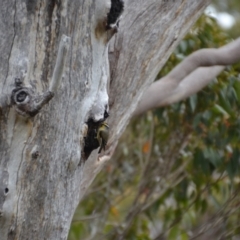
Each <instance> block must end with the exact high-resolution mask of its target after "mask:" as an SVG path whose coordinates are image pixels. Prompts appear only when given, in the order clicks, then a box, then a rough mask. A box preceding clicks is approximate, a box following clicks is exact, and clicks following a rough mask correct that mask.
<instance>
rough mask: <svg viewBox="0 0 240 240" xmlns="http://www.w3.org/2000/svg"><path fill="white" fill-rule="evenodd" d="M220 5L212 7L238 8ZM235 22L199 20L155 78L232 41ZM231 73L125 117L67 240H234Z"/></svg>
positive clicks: (235, 138)
mask: <svg viewBox="0 0 240 240" xmlns="http://www.w3.org/2000/svg"><path fill="white" fill-rule="evenodd" d="M218 2H219V3H221V1H218ZM222 2H226V1H222ZM228 2H229V4H217V5H216V7H217V9H218V10H219V11H229V12H230V13H232V14H233V13H234V12H235V11H234V9H235V8H236V7H239V9H240V5H239V1H238V0H236V1H228ZM232 4H233V5H232ZM234 4H235V5H234ZM236 19H237V15H236ZM239 22H240V21H239V19H238V20H237V21H236V25H235V26H234V27H233V29H235V30H229V31H223V29H221V28H220V27H219V26H218V24H217V23H216V20H214V19H213V18H210V17H208V16H206V15H203V16H202V17H201V18H200V19H199V21H198V22H197V23H196V24H195V26H194V27H193V28H192V30H191V31H190V33H189V34H188V35H187V36H186V37H185V39H184V40H182V42H181V43H180V45H179V46H178V48H177V49H176V50H175V52H174V53H173V54H172V55H171V56H170V58H169V60H168V62H167V63H166V65H165V67H164V68H163V69H162V70H161V72H160V73H159V76H158V78H160V77H161V76H164V75H166V74H167V73H168V72H169V71H171V69H172V68H174V66H176V65H177V64H178V63H179V62H180V61H182V59H184V58H185V57H187V56H188V55H189V54H191V53H192V52H194V51H196V50H198V49H200V48H210V47H220V46H222V45H225V44H226V43H227V42H229V41H231V40H232V38H234V37H237V36H239V35H240V34H239V32H237V29H240V28H237V27H236V26H237V25H238V24H239ZM238 26H240V25H238ZM231 34H232V35H231ZM239 73H240V64H236V65H234V66H229V67H228V68H227V69H226V70H225V71H224V72H222V74H221V75H220V76H219V77H218V78H217V79H214V81H213V82H212V83H211V84H210V85H209V86H208V87H206V88H205V89H204V90H203V91H201V92H199V93H198V94H195V95H193V96H191V97H190V98H188V99H186V100H185V101H181V102H179V103H176V104H173V105H171V106H169V107H165V108H160V109H157V110H155V111H151V112H148V113H147V114H145V115H144V116H141V117H138V118H136V119H133V120H132V122H131V123H130V124H129V127H128V128H127V129H126V131H125V133H124V135H123V136H122V139H121V141H120V143H119V145H118V148H117V150H116V152H115V155H114V157H113V159H112V161H111V162H109V163H108V165H107V166H106V167H105V169H104V170H103V171H102V172H101V173H100V174H99V175H98V177H97V178H96V179H95V182H94V183H93V184H92V187H91V188H90V190H89V191H88V193H87V194H86V196H85V198H84V200H83V201H82V202H81V204H80V205H79V207H78V209H77V211H76V214H75V216H74V218H73V222H72V227H71V231H70V234H69V240H79V239H81V240H82V239H88V240H90V239H94V240H95V239H107V240H115V239H123V240H125V239H126V240H135V239H136V240H150V239H155V240H157V239H159V240H160V239H174V240H175V239H182V240H185V239H234V236H235V239H237V238H236V237H237V236H240V208H239V207H240V195H239V191H240V177H239V173H240V154H239V153H240V141H239V140H240V74H239ZM111 127H114V126H111Z"/></svg>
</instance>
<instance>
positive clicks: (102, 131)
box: [97, 122, 109, 153]
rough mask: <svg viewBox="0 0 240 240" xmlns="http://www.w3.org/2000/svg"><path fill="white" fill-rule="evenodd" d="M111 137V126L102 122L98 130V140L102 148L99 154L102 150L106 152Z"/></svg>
mask: <svg viewBox="0 0 240 240" xmlns="http://www.w3.org/2000/svg"><path fill="white" fill-rule="evenodd" d="M108 136H109V126H108V124H107V123H106V122H102V123H101V124H100V126H99V127H98V130H97V140H98V143H99V146H100V149H99V151H98V153H101V151H102V149H104V151H105V147H106V145H107V141H108Z"/></svg>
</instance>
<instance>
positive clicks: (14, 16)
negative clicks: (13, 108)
mask: <svg viewBox="0 0 240 240" xmlns="http://www.w3.org/2000/svg"><path fill="white" fill-rule="evenodd" d="M16 12H17V0H15V3H14V15H13V40H12V43H11V48H10V53H9V56H8V67H7V74H6V77H5V79H4V82H3V85H5V84H6V81H7V77H8V73H9V65H10V63H9V61H10V58H11V55H12V50H13V45H14V41H15V37H16ZM2 91H3V89H2Z"/></svg>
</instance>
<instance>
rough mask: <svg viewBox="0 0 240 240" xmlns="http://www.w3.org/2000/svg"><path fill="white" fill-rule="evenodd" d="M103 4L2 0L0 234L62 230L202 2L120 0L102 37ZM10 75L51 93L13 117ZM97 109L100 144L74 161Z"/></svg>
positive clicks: (48, 235) (42, 235)
mask: <svg viewBox="0 0 240 240" xmlns="http://www.w3.org/2000/svg"><path fill="white" fill-rule="evenodd" d="M113 2H114V1H113V0H112V1H110V0H105V1H77V0H66V1H60V0H52V1H47V0H39V1H36V0H34V1H29V0H22V1H17V0H3V1H2V4H1V9H0V13H1V14H0V16H1V17H0V28H1V33H0V38H1V44H0V51H1V55H0V60H1V61H0V79H1V80H0V89H1V93H0V153H1V157H0V236H1V240H5V239H18V240H26V239H31V240H34V239H48V240H51V239H52V240H56V239H66V238H67V235H68V230H69V227H70V223H71V219H72V216H73V214H74V211H75V208H76V207H77V205H78V203H79V201H80V200H81V198H82V197H83V195H84V193H85V192H86V189H87V188H88V187H89V185H90V184H91V182H92V181H93V180H94V178H95V176H96V174H97V173H98V172H99V171H100V170H101V168H102V167H103V165H104V163H105V162H106V161H107V160H109V158H110V156H111V155H112V153H113V152H114V148H115V146H116V143H117V140H118V138H119V137H120V135H121V133H122V131H123V130H124V128H125V126H126V124H127V123H128V121H129V119H130V117H131V115H132V113H133V111H134V109H135V108H136V105H137V103H138V101H139V99H140V97H141V95H142V93H143V92H144V91H145V89H146V88H147V86H148V85H149V84H150V83H151V82H152V81H153V80H154V78H155V76H156V74H157V72H158V71H159V70H160V68H161V67H162V66H163V64H164V63H165V61H166V60H167V58H168V56H169V55H170V53H171V51H172V50H173V49H174V48H175V46H176V45H177V44H178V42H179V41H180V40H181V38H182V37H183V36H184V34H185V33H186V32H187V30H188V29H189V28H190V27H191V25H192V24H193V23H194V21H196V20H197V18H198V17H199V16H200V14H201V12H202V11H203V10H204V8H205V7H206V6H207V4H208V3H209V2H210V1H208V0H199V1H194V2H189V1H159V0H150V1H143V0H131V1H130V0H129V1H126V2H125V6H124V12H123V17H122V19H121V21H120V22H119V18H116V19H117V20H116V26H119V31H118V33H117V35H115V36H116V37H113V38H112V36H113V35H114V33H116V31H115V30H114V28H110V29H109V27H106V26H107V25H106V23H107V16H108V13H109V11H110V9H111V4H113ZM120 12H121V11H120ZM111 24H112V23H111ZM63 35H66V36H68V37H69V38H70V39H69V52H68V54H65V50H63V51H62V52H61V50H59V49H61V37H62V36H63ZM111 38H112V40H111V48H110V53H108V42H109V40H110V39H111ZM59 51H60V52H59ZM58 52H59V53H58ZM61 53H62V54H63V55H64V56H65V57H64V58H62V60H63V61H62V60H61V59H60V60H59V59H58V58H57V55H58V56H59V54H60V55H61ZM108 54H109V56H110V63H111V64H110V66H111V72H109V62H108ZM63 62H65V68H63V67H61V66H62V65H63ZM55 64H56V68H55V70H54V67H55ZM110 73H111V74H110ZM16 78H20V79H21V80H22V81H23V83H24V89H28V91H30V90H29V89H31V91H33V93H34V94H33V96H38V94H40V93H42V94H44V93H47V92H48V91H49V92H52V91H53V92H54V97H53V98H52V100H51V101H49V102H48V103H47V104H44V106H43V108H42V109H41V111H38V112H37V113H36V114H34V116H31V115H30V116H27V117H26V116H22V115H21V114H19V111H16V109H15V108H14V107H13V106H12V105H14V104H15V105H17V102H18V100H19V99H18V98H14V97H13V99H15V102H14V103H12V102H11V95H12V92H13V90H14V89H16V85H15V82H14V79H16ZM110 79H111V81H109V80H110ZM23 95H24V94H21V95H20V96H18V97H20V99H24V100H25V98H24V96H23ZM108 95H110V110H109V106H108V99H109V97H108ZM44 103H46V102H44ZM41 107H42V106H41ZM21 110H22V109H21ZM24 111H25V108H24ZM106 111H107V112H108V111H109V112H110V117H109V120H108V123H109V125H110V140H109V143H108V145H107V150H106V152H105V153H101V154H100V155H99V154H98V149H96V150H94V151H93V152H92V153H91V155H90V156H89V158H88V160H87V161H86V162H84V160H83V158H82V155H81V153H82V149H83V147H84V137H85V134H86V124H85V123H86V122H87V121H88V120H89V119H92V120H93V121H94V122H99V121H102V120H103V119H105V112H106ZM23 115H24V114H23Z"/></svg>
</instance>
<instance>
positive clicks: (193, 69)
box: [134, 38, 240, 115]
mask: <svg viewBox="0 0 240 240" xmlns="http://www.w3.org/2000/svg"><path fill="white" fill-rule="evenodd" d="M239 60H240V38H238V39H237V40H235V41H233V42H231V43H229V44H227V45H225V46H223V47H221V48H219V49H201V50H199V51H196V52H194V53H192V54H191V55H190V56H188V57H187V58H186V59H184V60H183V61H182V62H181V63H180V64H178V65H177V66H176V67H175V68H174V69H173V70H172V71H171V72H170V73H169V74H168V75H166V76H165V77H163V78H161V79H160V80H158V81H156V82H154V83H152V84H151V86H150V87H149V88H148V90H147V91H146V92H145V93H144V94H143V97H142V99H141V101H140V103H139V105H138V107H137V109H136V110H135V112H134V115H139V114H142V113H144V112H146V111H148V110H150V109H153V108H157V107H162V106H166V105H169V104H171V103H174V102H177V101H180V100H182V99H184V98H186V97H189V96H191V95H192V94H194V93H196V92H198V91H200V90H201V89H202V88H203V87H205V86H206V85H207V84H208V83H209V82H211V81H212V79H214V78H215V77H216V76H217V75H218V74H219V73H220V72H221V71H222V70H223V69H224V66H226V65H230V64H234V63H236V62H238V61H239ZM149 96H151V97H149Z"/></svg>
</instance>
